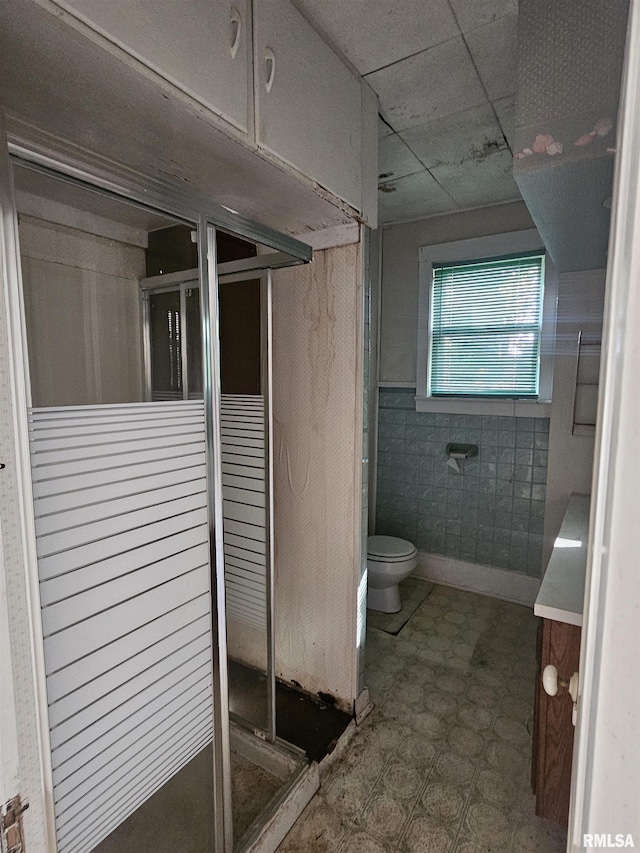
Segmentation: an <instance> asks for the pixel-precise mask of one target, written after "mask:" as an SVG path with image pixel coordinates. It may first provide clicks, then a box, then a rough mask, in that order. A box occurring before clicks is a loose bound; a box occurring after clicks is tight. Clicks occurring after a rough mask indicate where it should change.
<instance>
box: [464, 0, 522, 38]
mask: <svg viewBox="0 0 640 853" xmlns="http://www.w3.org/2000/svg"><path fill="white" fill-rule="evenodd" d="M451 6H452V8H453V11H454V12H455V13H456V17H457V19H458V23H459V24H460V27H461V29H462V32H463V33H468V32H470V31H471V30H473V29H475V28H476V27H482V26H484V25H485V24H490V23H491V21H495V20H497V19H498V18H502V17H503V16H504V15H517V13H518V0H451Z"/></svg>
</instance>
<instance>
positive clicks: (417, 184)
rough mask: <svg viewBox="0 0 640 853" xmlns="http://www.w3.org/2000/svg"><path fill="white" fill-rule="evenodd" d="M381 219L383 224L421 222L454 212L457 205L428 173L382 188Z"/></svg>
mask: <svg viewBox="0 0 640 853" xmlns="http://www.w3.org/2000/svg"><path fill="white" fill-rule="evenodd" d="M381 187H382V189H381V190H380V191H379V192H378V202H379V208H378V218H379V220H380V222H381V223H386V222H398V221H400V220H405V219H421V218H422V217H424V216H433V215H434V214H436V213H446V212H447V211H449V210H454V209H455V207H456V205H455V202H453V201H452V200H451V198H450V197H449V196H448V195H447V194H446V192H445V191H444V190H443V189H442V188H441V187H440V186H438V184H437V182H436V181H434V179H433V178H432V177H431V175H430V174H429V172H427V171H426V170H425V171H424V172H420V173H419V174H417V175H409V176H408V177H406V178H400V179H399V180H397V181H389V182H387V183H384V184H381Z"/></svg>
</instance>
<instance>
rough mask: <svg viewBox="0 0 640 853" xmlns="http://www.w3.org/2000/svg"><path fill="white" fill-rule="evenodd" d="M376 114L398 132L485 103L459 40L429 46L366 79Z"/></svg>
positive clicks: (476, 78)
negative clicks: (375, 102) (375, 96)
mask: <svg viewBox="0 0 640 853" xmlns="http://www.w3.org/2000/svg"><path fill="white" fill-rule="evenodd" d="M367 81H368V82H369V83H370V84H371V86H373V88H374V89H375V91H376V92H377V93H378V96H379V99H380V112H381V114H382V116H383V117H384V118H385V120H386V121H388V122H389V124H390V125H391V126H392V127H394V128H395V129H396V130H398V131H401V130H405V129H407V128H409V127H416V126H418V125H423V124H425V123H426V122H427V121H428V120H436V119H441V118H442V117H443V116H448V115H451V114H452V113H457V112H460V111H462V110H464V109H467V108H468V107H473V106H476V105H478V104H481V103H486V96H485V94H484V90H483V88H482V85H481V83H480V80H479V79H478V75H477V73H476V71H475V68H474V66H473V63H472V61H471V58H470V56H469V53H468V50H467V48H466V45H465V44H464V42H463V40H462V38H455V39H451V41H448V42H445V43H444V44H439V45H437V46H436V47H432V48H430V49H429V50H426V51H424V52H423V53H420V54H418V56H412V57H410V58H409V59H405V60H403V61H402V62H398V63H397V64H396V65H392V66H390V67H389V68H384V69H382V70H381V71H376V72H374V73H373V74H370V75H369V76H368V77H367Z"/></svg>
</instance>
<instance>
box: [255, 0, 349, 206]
mask: <svg viewBox="0 0 640 853" xmlns="http://www.w3.org/2000/svg"><path fill="white" fill-rule="evenodd" d="M254 10H255V14H254V28H255V39H254V44H255V53H254V68H255V92H256V98H255V100H256V139H257V142H258V145H259V146H260V147H261V148H263V149H265V150H267V151H269V152H271V153H272V154H275V155H277V157H279V158H280V159H282V160H285V161H286V162H287V163H289V164H291V165H292V166H295V167H296V168H297V169H299V170H300V171H301V172H303V173H304V174H305V175H308V176H309V177H311V178H313V179H314V180H315V181H317V182H318V183H319V184H320V185H321V186H323V187H324V188H325V189H328V190H330V191H331V192H333V193H334V194H335V195H337V196H339V197H340V198H342V199H344V200H345V201H347V202H348V203H349V204H351V205H352V206H353V207H355V208H356V209H358V210H360V209H361V196H362V189H361V156H362V155H361V95H360V82H359V80H358V79H357V78H356V76H355V75H354V74H352V73H351V71H350V70H349V69H348V68H347V67H346V65H344V63H343V62H342V60H341V59H339V57H338V56H336V54H335V53H334V52H333V51H332V50H331V48H330V47H329V46H328V45H327V44H326V43H325V42H324V41H323V40H322V39H321V38H320V36H319V35H318V34H317V33H316V32H315V30H314V29H313V28H312V27H311V26H310V24H309V23H308V22H307V21H306V20H305V19H304V18H303V17H302V15H301V14H300V13H299V12H298V11H297V10H296V9H295V8H294V7H293V6H292V5H291V3H290V2H289V0H255V2H254Z"/></svg>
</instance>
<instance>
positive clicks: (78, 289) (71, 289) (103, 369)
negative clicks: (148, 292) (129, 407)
mask: <svg viewBox="0 0 640 853" xmlns="http://www.w3.org/2000/svg"><path fill="white" fill-rule="evenodd" d="M20 250H21V257H22V275H23V281H24V294H25V314H26V321H27V342H28V346H29V367H30V375H31V390H32V402H33V405H34V406H64V405H90V404H93V403H132V402H136V401H139V400H142V399H143V396H142V394H143V389H142V377H143V372H142V350H141V344H142V337H141V326H140V300H139V290H138V279H140V278H142V277H143V276H144V274H145V255H144V249H141V248H139V247H134V246H130V245H127V244H125V243H119V242H117V241H115V240H108V239H106V238H104V237H97V236H94V235H93V234H88V233H86V232H83V231H78V230H76V229H74V228H67V227H65V226H63V225H54V224H52V223H49V222H44V221H42V220H38V219H32V218H30V217H27V216H22V217H21V218H20Z"/></svg>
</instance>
